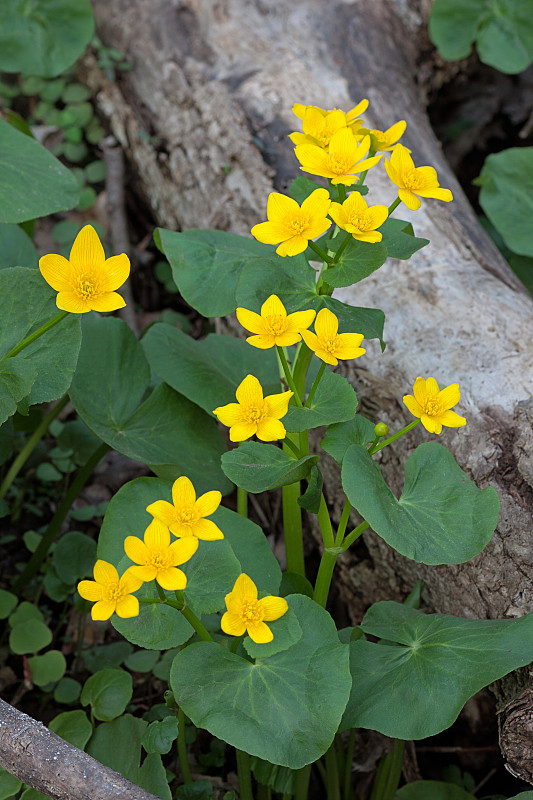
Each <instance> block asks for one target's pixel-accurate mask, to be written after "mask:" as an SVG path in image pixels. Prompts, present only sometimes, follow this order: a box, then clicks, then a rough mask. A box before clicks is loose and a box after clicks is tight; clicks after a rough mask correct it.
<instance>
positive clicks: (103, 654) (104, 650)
mask: <svg viewBox="0 0 533 800" xmlns="http://www.w3.org/2000/svg"><path fill="white" fill-rule="evenodd" d="M131 653H133V647H132V646H131V644H128V642H111V643H110V644H101V645H98V646H97V647H91V649H90V650H82V658H83V660H84V662H85V666H86V667H87V669H88V670H89V672H98V670H100V669H104V668H105V667H119V666H120V665H121V664H122V663H123V662H124V661H125V660H126V659H127V657H128V656H129V655H131Z"/></svg>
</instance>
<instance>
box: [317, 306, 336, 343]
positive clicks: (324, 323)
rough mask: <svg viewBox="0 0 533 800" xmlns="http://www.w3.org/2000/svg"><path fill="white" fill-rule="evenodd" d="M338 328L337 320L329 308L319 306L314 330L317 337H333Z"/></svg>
mask: <svg viewBox="0 0 533 800" xmlns="http://www.w3.org/2000/svg"><path fill="white" fill-rule="evenodd" d="M338 329H339V320H338V319H337V317H336V316H335V314H334V313H333V312H332V311H330V310H329V308H321V309H320V311H319V312H318V314H317V315H316V320H315V332H316V335H317V336H318V338H319V339H334V338H335V336H336V335H337V331H338Z"/></svg>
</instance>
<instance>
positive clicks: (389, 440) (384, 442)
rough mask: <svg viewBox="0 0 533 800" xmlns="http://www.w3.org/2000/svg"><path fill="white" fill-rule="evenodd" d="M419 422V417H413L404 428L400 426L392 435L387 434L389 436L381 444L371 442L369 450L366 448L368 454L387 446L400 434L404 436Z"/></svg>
mask: <svg viewBox="0 0 533 800" xmlns="http://www.w3.org/2000/svg"><path fill="white" fill-rule="evenodd" d="M419 423H420V420H419V419H414V420H413V421H412V422H410V423H409V425H406V426H405V428H402V429H401V430H399V431H398V432H397V433H395V434H394V435H393V436H389V438H388V439H385V441H383V442H381V444H378V445H375V444H373V445H372V447H370V448H369V450H368V453H369V455H371V456H372V455H374V453H377V452H378V451H379V450H383V448H384V447H387V445H388V444H391V442H395V441H396V439H399V438H400V436H404V435H405V434H406V433H409V431H412V430H413V428H416V426H417V425H418V424H419Z"/></svg>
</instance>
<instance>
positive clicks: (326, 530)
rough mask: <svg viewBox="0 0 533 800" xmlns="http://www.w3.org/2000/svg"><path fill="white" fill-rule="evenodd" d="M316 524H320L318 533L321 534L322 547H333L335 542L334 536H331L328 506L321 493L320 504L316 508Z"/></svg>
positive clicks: (331, 529)
mask: <svg viewBox="0 0 533 800" xmlns="http://www.w3.org/2000/svg"><path fill="white" fill-rule="evenodd" d="M318 524H319V525H320V533H321V534H322V541H323V542H324V547H326V548H327V547H333V546H334V544H335V537H334V536H333V528H332V527H331V519H330V516H329V511H328V507H327V505H326V499H325V497H324V495H323V494H322V495H321V497H320V506H319V508H318Z"/></svg>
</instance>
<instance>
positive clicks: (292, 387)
mask: <svg viewBox="0 0 533 800" xmlns="http://www.w3.org/2000/svg"><path fill="white" fill-rule="evenodd" d="M276 350H277V353H278V357H279V360H280V363H281V366H282V367H283V372H284V374H285V380H286V381H287V386H288V387H289V389H290V390H291V391H292V392H294V400H295V402H296V405H297V406H299V407H300V408H303V406H302V401H301V400H300V394H299V392H298V389H297V388H296V384H295V383H294V379H293V377H292V373H291V371H290V369H289V365H288V363H287V359H286V358H285V353H284V352H283V348H282V347H280V346H279V344H277V345H276Z"/></svg>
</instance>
